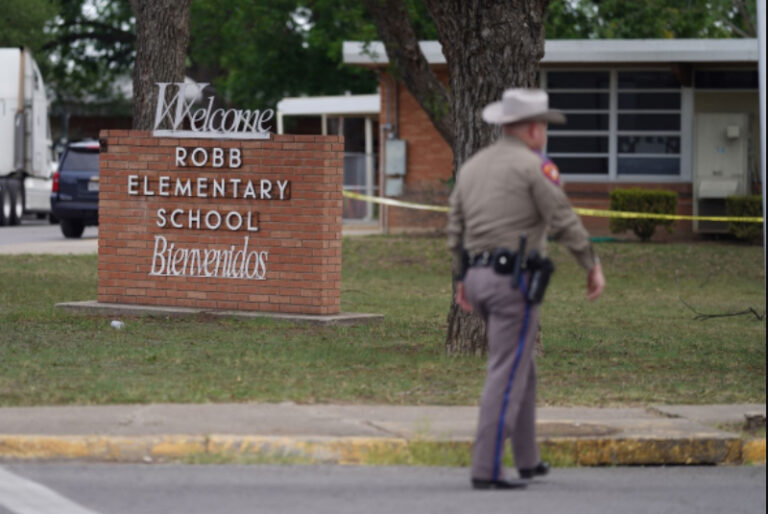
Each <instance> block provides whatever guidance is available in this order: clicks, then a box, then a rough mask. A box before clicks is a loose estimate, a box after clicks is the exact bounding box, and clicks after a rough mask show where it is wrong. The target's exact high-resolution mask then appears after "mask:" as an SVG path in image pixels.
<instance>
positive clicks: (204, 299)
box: [98, 130, 344, 314]
mask: <svg viewBox="0 0 768 514" xmlns="http://www.w3.org/2000/svg"><path fill="white" fill-rule="evenodd" d="M100 138H101V140H102V145H104V143H106V151H105V150H104V148H103V147H102V154H101V156H100V191H99V266H98V269H99V287H98V300H99V301H100V302H105V303H126V304H140V305H162V306H175V307H194V308H203V309H216V310H222V309H224V310H245V311H263V312H280V313H304V314H337V313H338V312H339V311H340V298H341V294H340V290H341V284H340V283H341V201H342V196H341V192H342V177H343V173H342V172H343V152H344V142H343V138H342V137H340V136H292V135H272V136H271V138H270V139H269V140H265V141H245V140H226V141H221V140H210V139H200V140H197V139H174V138H157V137H152V136H151V134H150V133H149V132H143V131H132V130H131V131H128V130H106V131H102V132H101V134H100ZM177 146H181V147H184V148H187V149H188V150H189V152H190V153H191V150H192V149H193V148H196V147H202V148H206V149H209V153H211V152H212V149H213V148H214V147H219V148H223V149H224V152H225V154H226V153H228V152H229V149H230V148H236V149H240V151H241V155H242V165H241V167H238V168H231V167H228V165H227V164H226V162H225V164H224V166H223V167H221V168H214V167H212V166H211V165H210V163H209V164H208V165H206V166H204V167H201V168H198V167H192V166H189V167H177V166H176V162H175V157H176V147H177ZM199 155H202V154H199ZM189 160H190V158H189V157H188V158H187V161H189ZM131 175H138V176H139V180H138V185H137V186H134V185H133V184H131V185H130V187H131V190H132V191H134V192H136V193H138V194H133V195H132V194H129V176H131ZM144 177H147V184H148V189H147V190H148V191H154V192H155V195H154V196H149V195H145V194H144ZM160 177H170V178H169V181H170V189H169V190H168V192H170V193H171V194H170V195H169V196H160V195H159V194H158V193H159V190H160V180H161V179H160ZM177 177H178V178H179V179H180V180H181V181H182V182H184V181H186V180H187V179H191V180H192V182H191V183H192V185H193V186H194V185H195V184H196V181H197V180H198V178H207V179H209V182H208V184H209V187H208V189H205V190H203V191H202V193H203V194H207V195H208V197H198V196H197V193H198V191H197V188H196V187H193V188H192V196H187V195H186V194H182V195H181V196H173V194H172V193H173V192H174V191H175V183H176V178H177ZM222 178H224V179H226V181H227V184H226V185H227V186H228V187H227V191H226V196H225V197H223V198H222V197H219V198H212V194H213V191H212V185H211V184H212V182H210V181H211V180H217V181H220V180H221V179H222ZM230 179H234V180H237V179H240V180H241V181H242V182H241V183H240V184H239V187H238V197H237V198H234V197H233V196H234V187H233V185H232V184H233V183H232V182H230ZM248 180H251V181H252V183H253V184H254V186H255V193H256V195H257V199H253V198H251V197H250V195H249V197H248V198H242V196H243V194H244V193H246V189H245V188H246V184H247V181H248ZM261 180H268V181H270V182H271V184H272V190H271V191H269V194H271V195H272V196H273V198H272V199H268V198H266V196H265V197H264V198H261V185H262V184H261ZM277 181H281V183H282V184H285V181H289V186H287V187H286V188H285V195H284V197H285V199H283V200H280V199H278V198H279V189H278V182H277ZM264 190H265V191H266V190H267V183H265V184H264ZM252 192H253V191H252ZM159 209H165V210H166V213H167V214H166V216H165V223H166V226H165V227H164V228H161V227H160V226H158V223H162V221H161V220H160V218H159V216H158V211H159ZM175 209H183V213H182V214H180V215H177V216H176V218H175V221H176V223H177V224H183V225H184V228H174V227H171V226H170V221H169V216H170V214H171V212H172V211H174V210H175ZM198 209H199V210H200V212H201V221H200V226H201V228H200V229H197V228H192V229H190V228H189V224H190V223H192V225H193V226H194V227H196V226H197V222H196V221H195V217H196V215H195V213H196V211H197V210H198ZM190 210H191V211H192V215H191V216H190V215H189V214H188V213H189V211H190ZM209 211H218V212H219V213H220V214H221V215H222V217H223V218H224V220H223V222H222V226H221V228H219V229H218V230H208V229H207V228H205V217H206V215H207V212H209ZM233 211H237V212H239V213H240V214H241V216H242V217H243V219H244V220H247V213H249V212H250V213H251V220H252V224H251V225H252V227H254V228H255V227H256V226H257V227H258V231H249V230H248V229H247V221H244V222H243V226H242V227H239V228H237V227H238V224H239V223H238V217H237V216H236V215H232V217H231V218H230V225H231V227H233V228H237V229H236V230H230V229H229V228H227V226H226V221H225V220H226V216H227V215H228V213H230V212H233ZM190 218H192V219H190ZM257 219H258V221H256V220H257ZM210 221H211V224H212V225H215V224H216V222H217V217H216V216H215V215H211V218H210ZM246 237H247V238H248V248H247V254H243V253H241V254H239V255H238V253H237V252H239V251H241V250H243V249H244V244H245V238H246ZM161 238H165V240H166V242H167V248H168V249H170V246H171V244H173V245H174V246H175V248H174V253H173V254H172V256H171V257H169V258H166V259H165V260H166V262H168V261H170V259H174V260H175V262H177V264H178V265H177V266H176V267H175V271H176V272H179V271H183V272H184V273H183V275H180V276H176V275H174V274H173V271H171V272H170V273H171V276H166V274H168V273H169V271H168V269H169V268H168V265H167V264H166V265H165V266H163V264H164V263H163V259H162V258H160V257H158V255H157V254H156V252H155V250H156V248H157V249H158V250H161V249H162V248H163V243H162V239H161ZM156 245H157V246H156ZM233 246H234V247H235V250H234V252H233V251H232V247H233ZM179 248H182V249H186V250H187V251H186V258H187V261H186V262H185V261H184V258H185V252H184V251H183V250H182V251H178V249H179ZM193 249H199V250H200V252H199V260H198V259H196V255H195V253H196V252H193V251H191V250H193ZM254 252H255V253H254ZM261 252H266V255H264V254H263V253H261ZM243 255H247V256H250V257H251V258H250V260H249V261H248V264H249V267H248V269H247V274H248V275H250V276H251V277H252V278H248V277H236V278H232V277H229V278H223V277H221V276H220V275H221V274H222V271H221V270H224V269H225V268H231V270H232V271H233V272H234V274H235V275H236V276H237V275H239V274H240V271H242V269H243V267H242V261H243V259H242V256H243ZM238 256H239V257H241V258H240V259H239V260H238V259H237V257H238ZM166 257H167V256H166ZM233 258H234V259H233ZM259 258H261V263H263V264H256V262H257V261H258V260H259ZM206 259H207V261H206ZM232 260H234V266H229V264H230V263H231V261H232ZM216 262H218V263H219V265H220V267H219V268H218V271H217V270H216V264H215V263H216ZM206 264H207V265H206ZM153 268H154V270H155V271H156V272H158V274H155V275H151V274H150V272H151V271H152V270H153ZM171 269H172V270H173V268H171ZM206 274H208V276H191V275H206ZM211 274H215V275H216V276H210V275H211ZM260 278H263V279H260Z"/></svg>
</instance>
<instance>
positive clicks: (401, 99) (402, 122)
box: [380, 70, 453, 232]
mask: <svg viewBox="0 0 768 514" xmlns="http://www.w3.org/2000/svg"><path fill="white" fill-rule="evenodd" d="M436 72H437V74H438V77H440V78H441V80H443V81H444V82H446V83H447V82H448V76H447V73H446V72H445V71H444V70H436ZM397 87H398V89H397V94H398V101H397V103H398V104H399V109H398V112H399V113H400V116H399V137H400V139H404V140H405V141H407V150H406V152H407V156H406V167H407V173H406V175H405V186H404V188H403V196H402V197H399V199H401V200H406V201H410V202H417V203H425V204H430V205H447V203H448V194H449V193H450V186H449V185H447V184H446V181H448V180H450V178H451V176H452V175H453V151H452V150H451V147H450V146H448V143H446V142H445V140H443V138H442V137H440V134H438V132H437V131H436V130H435V128H434V126H433V125H432V122H431V121H430V120H429V117H428V116H427V114H426V113H425V112H424V110H423V109H422V108H421V106H420V105H419V103H418V102H417V101H416V99H415V98H414V97H413V96H412V95H411V94H410V93H409V92H408V89H407V88H406V87H405V86H403V84H402V83H401V82H398V83H397ZM380 91H381V118H380V120H381V123H382V124H384V123H392V124H394V123H395V119H394V116H392V119H390V118H389V113H394V109H395V105H394V104H395V100H394V93H395V92H394V87H393V84H392V79H391V77H390V76H389V75H386V74H382V76H381V81H380ZM382 157H383V156H382ZM386 211H387V212H386V214H385V215H386V216H387V224H388V226H389V230H390V231H392V232H403V231H406V232H408V231H425V230H427V231H429V230H442V229H444V228H445V221H446V220H445V215H444V214H440V213H433V212H429V211H416V210H413V209H402V208H397V207H388V208H386Z"/></svg>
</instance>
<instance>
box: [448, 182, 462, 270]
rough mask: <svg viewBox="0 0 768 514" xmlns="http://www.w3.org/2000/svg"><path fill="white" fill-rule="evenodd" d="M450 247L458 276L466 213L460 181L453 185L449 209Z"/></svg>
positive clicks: (453, 268)
mask: <svg viewBox="0 0 768 514" xmlns="http://www.w3.org/2000/svg"><path fill="white" fill-rule="evenodd" d="M446 232H447V233H448V249H449V250H450V251H451V253H452V255H453V265H452V268H451V269H452V271H453V274H454V276H456V275H457V274H458V272H459V270H460V268H461V252H462V249H463V246H464V245H463V243H464V213H463V211H462V207H461V195H460V194H459V183H458V181H457V182H456V184H455V185H454V187H453V192H451V196H450V208H449V210H448V226H447V227H446Z"/></svg>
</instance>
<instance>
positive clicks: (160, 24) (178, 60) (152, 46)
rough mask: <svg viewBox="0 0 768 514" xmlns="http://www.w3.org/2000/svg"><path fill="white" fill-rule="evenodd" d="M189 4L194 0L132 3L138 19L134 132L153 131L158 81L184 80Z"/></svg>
mask: <svg viewBox="0 0 768 514" xmlns="http://www.w3.org/2000/svg"><path fill="white" fill-rule="evenodd" d="M190 3H191V0H131V7H132V8H133V13H134V15H135V16H136V64H135V65H134V69H133V128H135V129H140V130H151V129H153V128H154V122H155V107H156V103H157V87H156V86H155V84H156V83H157V82H183V81H184V68H185V66H186V59H187V45H188V44H189V10H190ZM163 128H168V127H163Z"/></svg>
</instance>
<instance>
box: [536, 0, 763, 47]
mask: <svg viewBox="0 0 768 514" xmlns="http://www.w3.org/2000/svg"><path fill="white" fill-rule="evenodd" d="M755 19H756V4H755V2H750V1H748V0H711V1H707V2H703V1H691V0H644V1H642V2H628V1H626V0H552V2H551V3H550V5H549V13H548V18H547V26H546V34H547V38H549V39H631V38H722V37H755Z"/></svg>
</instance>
